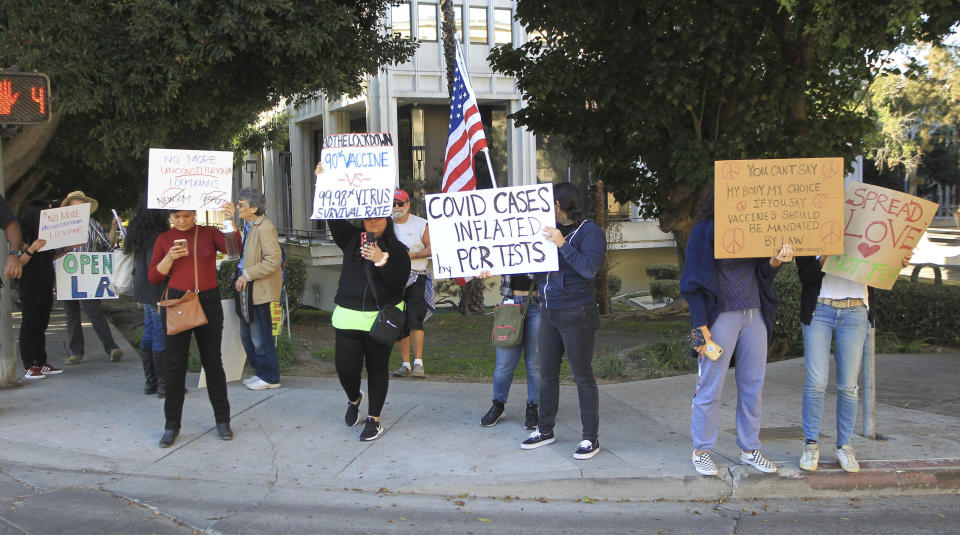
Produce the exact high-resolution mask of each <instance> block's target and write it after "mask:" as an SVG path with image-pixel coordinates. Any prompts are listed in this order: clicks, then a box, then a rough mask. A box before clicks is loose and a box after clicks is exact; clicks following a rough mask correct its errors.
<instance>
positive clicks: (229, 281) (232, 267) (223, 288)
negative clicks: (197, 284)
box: [217, 260, 239, 299]
mask: <svg viewBox="0 0 960 535" xmlns="http://www.w3.org/2000/svg"><path fill="white" fill-rule="evenodd" d="M237 262H239V260H224V261H223V262H220V267H219V268H217V288H219V289H220V299H234V298H235V297H236V296H237V291H236V290H235V289H234V288H233V275H234V274H235V273H236V272H237Z"/></svg>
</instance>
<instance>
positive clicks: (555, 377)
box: [520, 183, 607, 459]
mask: <svg viewBox="0 0 960 535" xmlns="http://www.w3.org/2000/svg"><path fill="white" fill-rule="evenodd" d="M553 198H554V202H555V206H554V208H555V210H556V218H557V228H554V227H545V228H544V230H543V235H544V237H545V238H546V239H547V240H549V241H551V242H553V243H554V244H555V245H556V246H557V252H558V254H557V257H558V258H557V260H558V263H559V265H558V268H559V269H557V271H553V272H549V273H537V274H536V276H535V280H536V283H537V296H538V298H539V299H540V332H539V333H538V346H539V352H540V422H539V424H538V427H537V430H536V431H534V432H533V433H531V434H530V436H529V437H528V438H527V439H526V440H524V441H523V443H521V444H520V447H521V448H523V449H525V450H529V449H534V448H539V447H540V446H545V445H547V444H552V443H554V442H556V437H554V434H553V427H554V424H555V423H556V417H557V405H558V402H559V398H560V362H561V360H562V359H563V354H564V353H566V354H567V360H568V361H569V362H570V371H571V372H573V380H574V382H576V383H577V395H578V397H579V400H580V422H581V424H582V426H583V429H582V440H581V441H580V443H579V444H578V445H577V450H576V451H575V452H574V454H573V458H574V459H589V458H591V457H593V456H594V455H596V454H597V452H598V451H600V442H599V440H598V439H597V432H598V428H599V426H600V415H599V410H600V393H599V392H598V390H597V380H596V378H594V376H593V367H592V363H593V342H594V338H595V337H596V333H597V327H599V324H600V315H599V312H598V310H597V301H596V296H595V294H594V290H593V284H594V281H593V279H594V277H595V276H596V274H597V271H598V270H599V269H600V265H601V264H602V262H603V255H604V253H606V250H607V239H606V236H605V235H604V233H603V229H601V228H600V227H599V226H597V224H596V223H594V222H592V221H589V220H587V219H585V218H584V216H583V208H582V207H581V203H580V192H579V191H578V190H577V187H576V186H574V185H573V184H570V183H563V184H557V185H555V186H554V187H553Z"/></svg>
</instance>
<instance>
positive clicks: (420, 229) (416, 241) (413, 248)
mask: <svg viewBox="0 0 960 535" xmlns="http://www.w3.org/2000/svg"><path fill="white" fill-rule="evenodd" d="M393 228H394V229H395V230H396V233H397V238H398V239H399V240H400V241H401V242H403V244H404V245H406V246H407V249H410V252H411V253H419V252H420V251H422V250H424V249H426V247H427V246H426V245H425V244H424V243H423V233H424V231H425V230H427V220H426V219H424V218H422V217H417V216H415V215H413V214H408V215H407V221H406V222H405V223H400V222H398V221H397V220H396V219H394V220H393ZM429 260H430V259H429V258H417V259H412V260H410V270H411V271H427V262H429Z"/></svg>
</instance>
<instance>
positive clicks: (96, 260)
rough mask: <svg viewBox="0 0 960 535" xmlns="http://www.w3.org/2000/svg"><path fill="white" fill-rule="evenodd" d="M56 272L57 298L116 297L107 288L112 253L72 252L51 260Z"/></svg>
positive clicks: (111, 273)
mask: <svg viewBox="0 0 960 535" xmlns="http://www.w3.org/2000/svg"><path fill="white" fill-rule="evenodd" d="M53 265H54V269H55V271H56V273H57V299H58V300H60V301H82V300H85V299H117V298H119V297H120V296H119V295H117V294H115V293H113V292H112V291H110V279H111V278H112V277H113V253H84V252H72V253H67V254H66V255H64V257H63V258H58V259H57V260H55V261H54V262H53Z"/></svg>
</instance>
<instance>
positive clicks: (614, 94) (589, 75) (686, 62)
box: [490, 0, 960, 255]
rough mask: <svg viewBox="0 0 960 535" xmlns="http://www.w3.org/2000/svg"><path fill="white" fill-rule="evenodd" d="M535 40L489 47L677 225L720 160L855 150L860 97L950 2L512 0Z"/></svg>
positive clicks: (534, 109)
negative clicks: (892, 56)
mask: <svg viewBox="0 0 960 535" xmlns="http://www.w3.org/2000/svg"><path fill="white" fill-rule="evenodd" d="M517 18H518V20H519V21H520V22H521V23H522V24H523V25H524V26H525V27H526V28H527V30H528V31H529V32H531V33H532V34H533V38H532V39H531V40H530V41H529V42H528V43H526V44H523V45H521V46H519V47H517V48H513V47H510V46H505V47H500V48H497V49H494V51H493V52H492V53H491V55H490V61H491V63H492V64H493V65H494V68H496V69H497V70H499V71H501V72H504V73H506V74H509V75H512V76H515V77H516V78H517V80H518V85H519V87H520V89H521V91H522V92H523V95H524V98H525V99H526V106H525V107H524V108H523V109H521V110H520V111H519V112H517V113H516V114H515V115H514V117H515V119H516V120H517V122H518V123H519V124H520V125H524V126H526V127H528V128H530V129H532V130H533V131H535V132H537V133H538V134H561V135H563V136H564V138H565V140H566V141H565V145H566V148H567V149H568V150H570V151H571V152H572V153H573V155H574V157H575V158H577V159H579V160H581V161H585V162H589V163H590V164H591V166H592V168H593V176H594V177H595V178H596V179H599V180H603V181H604V184H605V185H606V189H607V190H608V191H610V192H611V193H613V194H614V195H615V197H616V198H617V199H618V200H619V201H621V202H623V201H636V202H639V203H640V204H641V206H642V209H643V212H644V214H645V215H646V216H652V217H657V218H659V222H660V226H661V228H662V229H663V230H664V231H668V232H670V231H672V232H674V235H675V236H676V237H677V239H678V245H679V246H680V248H681V250H680V254H681V255H682V248H683V247H684V245H685V243H686V236H687V234H688V232H689V229H690V228H691V227H692V210H693V206H694V205H695V200H696V198H697V196H698V195H699V193H700V192H701V191H703V189H704V186H705V185H706V184H707V183H708V181H709V180H710V179H711V178H712V173H713V161H714V160H721V159H746V158H774V157H826V156H842V157H845V158H846V159H847V161H850V160H851V159H852V157H853V156H855V155H857V154H860V153H861V150H862V148H863V143H862V139H863V136H864V134H865V133H866V132H867V131H869V130H870V129H871V128H873V124H872V123H871V121H870V119H869V118H868V117H867V116H866V114H865V113H864V112H863V111H862V110H861V109H857V108H856V105H855V104H856V101H857V99H859V98H862V96H863V95H864V94H865V89H866V86H867V83H868V82H869V81H870V80H872V79H873V77H875V76H876V75H877V73H878V71H879V69H880V64H881V61H880V60H881V59H883V58H884V56H885V55H886V54H887V53H888V51H890V50H893V49H895V48H896V47H898V46H899V45H901V44H902V43H905V42H910V41H913V40H914V39H917V38H925V39H936V38H937V37H939V36H940V35H942V34H943V33H945V32H947V31H948V29H949V28H950V27H951V26H952V25H953V24H954V23H955V22H956V21H957V20H958V18H960V14H958V10H957V8H956V4H955V2H952V1H947V0H929V1H925V0H879V1H877V2H868V3H864V2H857V1H854V0H811V1H809V2H797V1H795V0H733V1H717V0H674V1H653V2H630V1H623V0H612V1H609V2H580V1H578V0H549V1H548V0H518V2H517Z"/></svg>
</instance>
